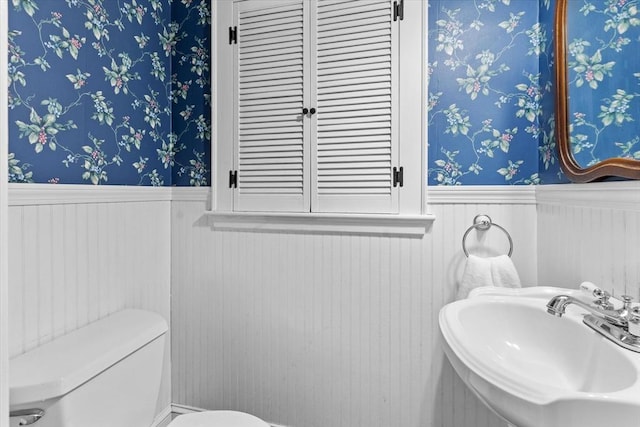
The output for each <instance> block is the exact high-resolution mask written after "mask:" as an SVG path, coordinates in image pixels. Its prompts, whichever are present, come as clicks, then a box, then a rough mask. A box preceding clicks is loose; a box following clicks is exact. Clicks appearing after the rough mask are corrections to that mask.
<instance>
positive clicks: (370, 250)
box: [171, 187, 537, 427]
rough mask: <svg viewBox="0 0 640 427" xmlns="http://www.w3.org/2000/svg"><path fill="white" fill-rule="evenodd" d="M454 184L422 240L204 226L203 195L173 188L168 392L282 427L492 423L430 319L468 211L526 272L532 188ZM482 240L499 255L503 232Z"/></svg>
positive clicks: (449, 294) (451, 274)
mask: <svg viewBox="0 0 640 427" xmlns="http://www.w3.org/2000/svg"><path fill="white" fill-rule="evenodd" d="M458 190H460V191H456V190H455V189H454V190H450V191H449V190H447V191H438V190H435V191H433V194H431V196H430V199H429V200H430V203H431V206H430V212H431V213H434V214H435V215H436V220H435V222H434V223H433V225H432V227H431V229H430V230H429V232H428V233H427V234H426V235H425V236H424V237H423V238H422V239H416V238H401V237H386V236H355V235H342V234H315V233H314V234H309V233H304V232H297V233H296V232H289V233H287V232H251V231H220V230H213V229H212V228H211V224H210V219H209V217H207V216H205V215H203V214H204V210H205V208H206V203H205V202H204V201H203V200H198V197H194V193H193V192H189V193H186V196H184V197H181V196H180V194H182V193H181V192H180V191H177V192H176V193H175V194H177V198H176V200H174V202H173V209H172V225H171V228H172V247H173V250H172V252H173V256H172V269H171V270H172V294H173V297H172V333H173V343H172V352H173V354H172V360H173V365H172V377H173V380H172V383H173V400H174V402H175V403H178V404H184V405H189V406H195V407H202V408H209V409H220V408H225V409H236V410H243V411H247V412H250V413H254V414H256V415H257V416H259V417H261V418H263V419H265V420H267V421H270V422H273V423H276V424H280V425H286V426H291V427H316V426H317V427H320V426H332V427H365V426H366V427H376V426H379V427H390V426H402V427H412V426H414V427H427V426H428V427H435V426H448V427H497V426H500V425H501V423H500V422H499V421H498V420H497V419H495V417H494V416H493V415H491V414H490V413H489V412H488V411H487V410H486V409H485V408H484V407H483V405H482V404H481V403H479V402H478V400H477V399H476V398H475V397H474V396H472V395H471V393H470V392H469V391H468V390H467V388H466V387H465V386H464V385H463V384H462V383H461V381H460V380H459V379H458V377H457V375H456V374H455V373H454V372H453V370H452V368H451V366H450V365H449V363H448V362H447V361H446V359H445V357H444V355H443V353H442V350H441V343H440V332H439V328H438V323H437V316H438V312H439V310H440V308H441V307H442V306H443V305H444V304H446V303H447V302H449V301H451V300H452V299H453V296H454V295H455V291H456V283H457V280H459V278H460V275H461V271H462V270H461V269H462V267H463V265H464V255H463V254H462V251H461V247H460V240H461V238H462V235H463V233H464V232H465V230H466V229H467V227H469V225H471V222H472V219H473V217H474V216H475V215H476V214H478V213H486V214H489V215H491V216H492V217H493V219H494V221H495V222H497V223H499V224H500V225H502V226H504V227H505V228H506V229H507V230H509V231H510V232H511V234H512V236H513V239H514V243H515V250H514V256H513V258H514V261H515V263H516V265H517V267H518V268H519V270H520V273H521V276H522V279H523V281H524V282H525V283H530V284H534V283H536V282H537V277H536V275H537V270H536V242H535V236H536V233H535V228H536V217H535V216H536V212H535V204H534V197H533V189H532V188H526V189H525V188H520V189H513V188H506V187H505V188H502V189H499V188H498V189H496V188H495V187H492V188H489V189H487V188H476V189H458ZM471 243H473V238H470V244H471ZM483 245H484V246H485V247H487V246H488V247H493V248H494V249H495V253H498V252H503V251H505V250H506V246H507V245H506V238H505V237H504V236H503V235H502V234H501V233H500V231H498V230H497V229H493V230H490V232H489V233H488V234H487V235H486V236H485V239H484V240H483ZM475 250H478V249H477V248H476V249H475ZM472 251H473V250H472Z"/></svg>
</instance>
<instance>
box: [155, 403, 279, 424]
mask: <svg viewBox="0 0 640 427" xmlns="http://www.w3.org/2000/svg"><path fill="white" fill-rule="evenodd" d="M203 411H206V409H202V408H196V407H195V406H187V405H178V404H175V403H173V404H172V405H171V412H173V413H175V414H191V413H193V412H203ZM269 425H270V426H271V427H291V426H283V425H281V424H273V423H269ZM152 427H156V426H155V424H154V425H153V426H152Z"/></svg>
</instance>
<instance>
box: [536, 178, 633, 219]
mask: <svg viewBox="0 0 640 427" xmlns="http://www.w3.org/2000/svg"><path fill="white" fill-rule="evenodd" d="M536 200H537V203H538V204H539V205H542V204H544V205H560V206H579V207H586V208H607V209H618V210H629V211H636V212H640V181H611V182H595V183H588V184H553V185H540V186H537V187H536Z"/></svg>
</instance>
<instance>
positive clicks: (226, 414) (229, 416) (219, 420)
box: [168, 411, 270, 427]
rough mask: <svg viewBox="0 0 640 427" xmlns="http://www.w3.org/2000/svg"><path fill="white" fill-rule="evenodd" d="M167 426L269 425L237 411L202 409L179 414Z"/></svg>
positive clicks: (260, 426) (225, 426)
mask: <svg viewBox="0 0 640 427" xmlns="http://www.w3.org/2000/svg"><path fill="white" fill-rule="evenodd" d="M168 427H270V426H269V424H267V423H265V422H264V421H262V420H261V419H260V418H258V417H254V416H253V415H249V414H246V413H244V412H238V411H204V412H193V413H191V414H185V415H180V416H179V417H177V418H176V419H175V420H173V421H171V422H170V423H169V426H168Z"/></svg>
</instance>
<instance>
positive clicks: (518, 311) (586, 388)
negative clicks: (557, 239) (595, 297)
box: [440, 288, 640, 427]
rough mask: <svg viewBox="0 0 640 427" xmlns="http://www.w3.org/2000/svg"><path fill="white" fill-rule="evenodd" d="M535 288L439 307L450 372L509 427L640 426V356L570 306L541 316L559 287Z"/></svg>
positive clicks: (490, 295)
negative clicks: (587, 322) (595, 328)
mask: <svg viewBox="0 0 640 427" xmlns="http://www.w3.org/2000/svg"><path fill="white" fill-rule="evenodd" d="M545 289H546V290H549V289H550V288H545ZM540 291H543V290H536V291H528V292H529V295H528V296H524V294H523V293H518V292H516V293H512V294H511V295H498V294H497V293H499V292H497V293H496V292H494V293H493V294H492V293H491V292H486V293H484V294H482V293H480V294H482V295H481V296H476V297H472V298H469V299H465V300H461V301H456V302H454V303H451V304H448V305H446V306H445V307H444V308H443V309H442V310H441V311H440V329H441V331H442V335H443V337H444V342H445V345H444V350H445V353H446V355H447V357H448V358H449V360H450V361H451V364H452V365H453V367H454V369H455V370H456V372H457V373H458V375H460V377H461V378H462V380H463V381H464V382H465V384H466V385H467V386H468V387H469V388H470V389H471V390H473V391H474V392H475V394H476V395H477V396H478V397H479V398H480V399H481V400H482V401H483V402H484V403H485V404H486V405H487V406H488V407H489V408H491V409H492V410H493V411H495V412H496V413H497V414H498V415H499V416H501V417H502V418H504V419H505V420H506V421H508V422H509V423H511V424H513V425H515V426H517V427H602V426H606V425H609V424H611V422H615V424H616V425H629V426H638V425H640V354H639V353H634V352H632V351H629V350H626V349H624V348H622V347H619V346H617V345H616V344H614V343H612V342H610V341H608V340H607V339H605V338H604V337H602V336H601V335H599V334H597V333H596V332H594V331H593V330H591V329H590V328H588V327H587V326H586V325H584V324H583V323H582V315H581V314H580V311H579V310H578V309H574V310H568V311H567V314H566V315H565V316H563V317H562V318H557V317H554V316H552V315H550V314H548V313H547V312H546V303H547V301H548V299H549V298H551V297H552V296H554V295H557V294H560V293H566V292H562V291H560V292H557V293H555V292H549V293H547V292H544V291H543V292H540ZM565 291H566V290H565ZM536 292H537V294H536ZM575 292H577V291H575ZM525 293H526V292H525Z"/></svg>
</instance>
